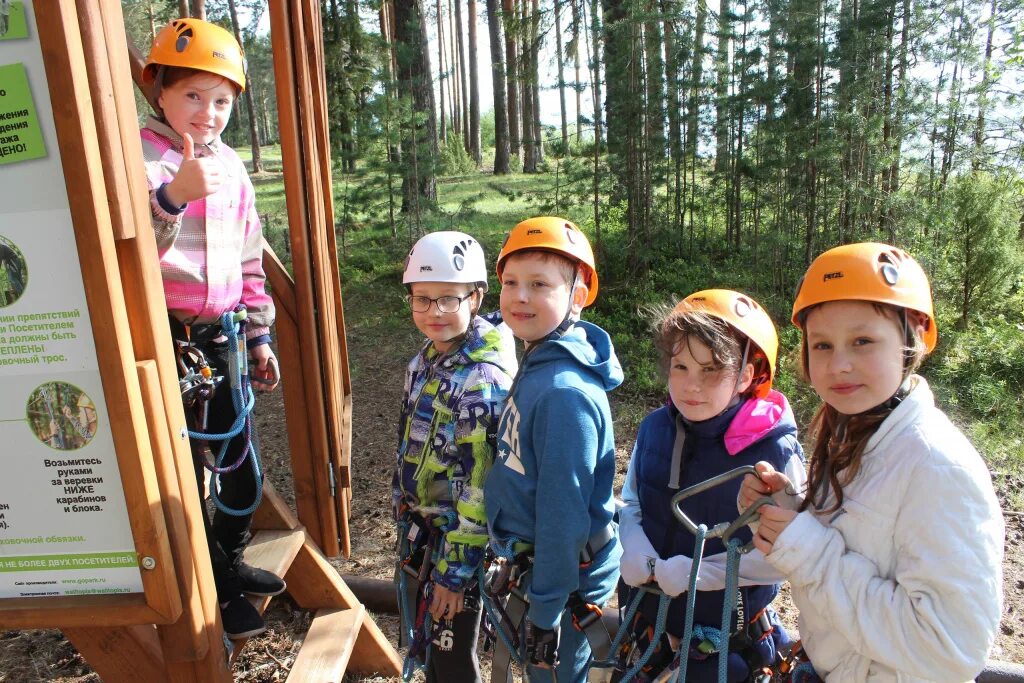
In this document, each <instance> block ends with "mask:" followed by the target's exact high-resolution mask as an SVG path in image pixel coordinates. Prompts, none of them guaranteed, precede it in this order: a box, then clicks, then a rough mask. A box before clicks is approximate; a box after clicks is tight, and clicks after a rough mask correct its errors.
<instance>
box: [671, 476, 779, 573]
mask: <svg viewBox="0 0 1024 683" xmlns="http://www.w3.org/2000/svg"><path fill="white" fill-rule="evenodd" d="M748 474H753V475H754V476H755V477H756V476H757V469H755V468H754V466H753V465H744V466H743V467H737V468H736V469H732V470H729V471H728V472H723V473H722V474H719V475H717V476H714V477H711V478H710V479H707V480H705V481H702V482H700V483H699V484H694V485H693V486H690V487H687V488H685V489H683V490H682V491H680V492H679V493H677V494H676V495H674V496H672V512H673V514H675V516H676V519H678V520H679V521H680V522H682V524H683V526H685V527H686V530H687V531H689V532H690V533H691V534H694V535H696V533H697V524H695V523H694V522H693V520H691V519H690V518H689V517H688V516H687V515H686V513H685V512H683V508H682V506H681V505H680V503H682V501H683V500H685V499H687V498H689V497H691V496H695V495H697V494H698V493H702V492H704V491H707V490H708V489H713V488H714V487H716V486H720V485H721V484H724V483H725V482H727V481H731V480H733V479H736V478H737V477H742V476H746V475H748ZM774 504H775V501H774V500H772V499H771V498H769V497H768V496H765V497H764V498H760V499H758V500H755V501H754V502H753V503H751V505H750V507H748V508H747V509H746V510H744V511H743V512H742V513H741V514H740V516H739V517H737V518H736V519H734V520H733V521H732V522H719V523H718V524H716V525H715V526H714V527H712V528H710V529H708V531H707V533H705V534H704V538H721V539H722V541H723V542H724V543H725V544H726V545H728V543H729V539H730V538H731V537H732V536H733V534H735V533H736V532H737V531H739V530H740V529H742V528H743V527H744V526H746V525H747V523H748V522H750V520H751V519H753V518H754V516H755V515H757V514H758V510H760V509H761V507H763V506H765V505H774ZM753 549H754V542H753V541H750V542H749V543H747V544H746V545H743V546H740V548H739V551H740V552H741V553H744V554H745V553H749V552H750V551H751V550H753Z"/></svg>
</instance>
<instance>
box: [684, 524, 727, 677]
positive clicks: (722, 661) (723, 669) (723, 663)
mask: <svg viewBox="0 0 1024 683" xmlns="http://www.w3.org/2000/svg"><path fill="white" fill-rule="evenodd" d="M739 548H740V539H738V538H732V539H730V540H729V548H728V552H727V554H726V560H725V600H723V601H722V632H721V638H720V640H721V643H720V645H719V648H718V683H727V681H728V680H729V634H730V633H731V632H732V629H730V628H729V624H731V623H732V611H733V609H734V608H735V607H736V590H737V584H738V583H739V568H740V550H739ZM687 647H689V645H687Z"/></svg>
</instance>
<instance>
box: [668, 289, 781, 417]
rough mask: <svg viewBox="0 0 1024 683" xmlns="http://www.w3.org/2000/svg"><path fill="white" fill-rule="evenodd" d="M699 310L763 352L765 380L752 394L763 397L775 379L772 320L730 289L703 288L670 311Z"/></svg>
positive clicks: (776, 344) (776, 350) (775, 344)
mask: <svg viewBox="0 0 1024 683" xmlns="http://www.w3.org/2000/svg"><path fill="white" fill-rule="evenodd" d="M687 311H701V312H702V313H706V314H708V315H710V316H712V317H714V318H718V319H719V320H721V321H723V322H725V323H728V324H729V325H730V326H732V327H734V328H735V329H737V330H739V331H740V332H741V333H743V334H744V335H746V337H747V339H749V340H750V342H751V343H752V344H753V345H754V346H756V347H757V350H758V351H760V352H761V353H762V354H764V357H765V359H766V360H767V361H768V380H767V381H766V382H762V383H761V384H759V385H758V386H757V387H756V389H755V390H754V394H755V395H756V396H758V397H759V398H764V397H765V396H767V395H768V392H769V391H771V388H772V380H773V379H775V361H776V360H777V359H778V354H779V335H778V333H777V332H776V331H775V323H773V322H772V319H771V318H770V317H769V316H768V313H767V312H766V311H765V310H764V309H763V308H761V305H760V304H758V303H757V302H756V301H754V300H753V299H751V298H750V297H749V296H747V295H745V294H740V293H739V292H734V291H732V290H731V289H705V290H703V291H700V292H694V293H693V294H691V295H690V296H688V297H686V298H685V299H683V300H682V301H680V302H679V303H678V304H676V307H675V308H674V309H673V313H676V312H680V313H683V312H687Z"/></svg>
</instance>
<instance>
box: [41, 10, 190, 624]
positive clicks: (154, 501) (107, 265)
mask: <svg viewBox="0 0 1024 683" xmlns="http://www.w3.org/2000/svg"><path fill="white" fill-rule="evenodd" d="M35 12H36V19H37V23H38V25H40V26H47V27H49V29H48V30H47V31H45V32H40V35H39V40H40V43H41V46H42V49H43V52H44V53H45V54H46V55H47V59H46V60H44V63H45V67H46V75H47V81H48V88H49V90H50V93H51V99H52V102H53V117H54V122H55V124H56V130H57V138H58V148H59V150H60V155H61V161H62V164H63V168H64V174H65V178H66V186H67V193H68V202H69V205H70V208H71V212H72V215H73V216H74V227H75V242H76V247H77V249H78V257H79V261H80V262H81V264H82V279H83V283H84V289H85V295H86V300H87V302H88V307H89V314H90V318H91V323H92V330H93V335H94V337H95V338H96V339H97V340H98V341H100V340H102V343H97V345H96V347H97V362H98V366H99V371H100V376H101V378H102V381H103V390H104V394H105V398H106V404H107V406H118V410H108V418H109V421H110V428H111V432H112V436H113V439H114V449H115V452H116V454H117V460H118V467H119V469H120V474H121V479H122V483H123V486H124V491H125V498H126V503H127V511H128V518H129V522H130V524H131V528H132V536H133V538H134V541H135V546H136V550H137V551H138V552H139V554H140V556H142V557H152V558H155V559H156V561H157V566H156V569H154V570H152V571H144V572H142V580H143V586H144V588H145V590H146V598H147V601H148V604H149V606H150V607H151V609H152V610H153V611H155V612H156V613H158V614H160V615H162V616H160V617H159V618H158V619H157V620H156V621H160V622H164V623H166V622H171V621H174V620H175V619H177V617H178V616H179V615H180V613H181V603H180V598H179V596H178V593H177V585H176V582H175V581H174V577H173V573H172V571H171V568H172V566H173V563H172V562H171V556H170V548H169V545H168V543H167V537H166V526H165V523H164V519H163V515H162V511H161V508H160V502H159V497H160V494H159V486H158V485H157V481H156V476H155V472H154V469H153V463H152V459H151V452H150V446H149V443H148V442H149V438H148V435H147V426H146V417H145V410H144V406H143V405H142V400H141V393H140V390H139V386H138V380H137V377H136V373H135V369H134V367H133V365H134V358H133V357H132V355H131V353H130V347H128V346H127V343H126V341H122V340H130V339H131V328H130V326H129V322H128V317H127V315H126V312H125V302H124V299H123V295H122V291H123V286H122V283H121V280H120V275H119V272H118V263H117V256H116V250H115V248H114V243H113V235H112V226H111V218H110V211H109V207H108V205H107V201H106V193H105V184H104V177H103V164H102V159H101V157H100V152H99V149H98V146H97V142H96V141H97V135H98V133H97V130H96V126H95V124H94V121H93V113H92V109H91V106H90V102H91V98H90V94H89V91H88V84H89V78H88V70H87V68H86V63H85V56H84V48H83V45H82V40H81V35H80V34H79V21H78V14H77V11H76V8H75V5H74V3H73V1H72V0H58V1H54V2H48V3H39V4H37V5H35ZM97 618H98V619H101V620H106V619H107V618H108V614H107V611H104V612H102V613H101V615H100V616H98V617H97Z"/></svg>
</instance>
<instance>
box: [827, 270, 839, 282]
mask: <svg viewBox="0 0 1024 683" xmlns="http://www.w3.org/2000/svg"><path fill="white" fill-rule="evenodd" d="M842 277H843V271H841V270H836V271H833V272H831V273H825V277H824V278H823V279H824V281H825V282H828V281H829V280H838V279H840V278H842Z"/></svg>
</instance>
